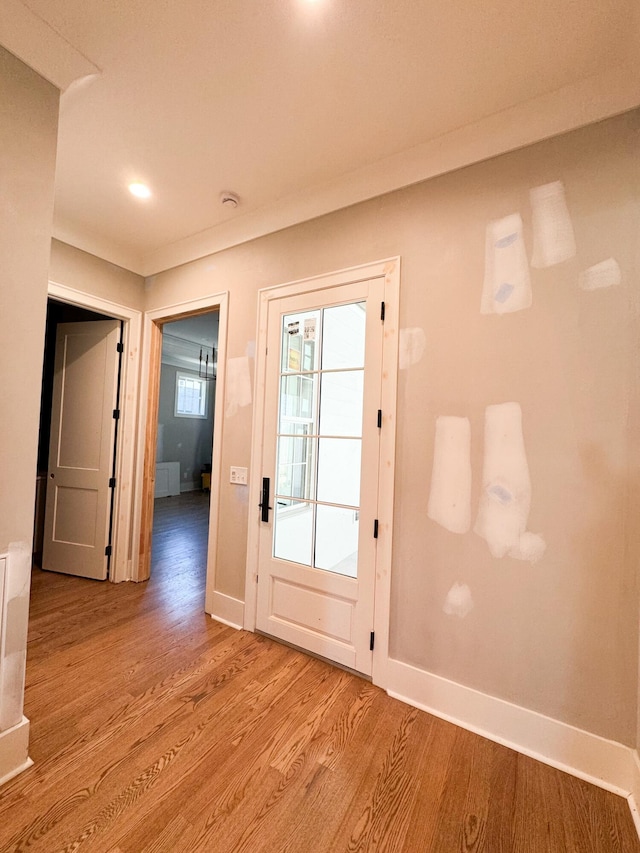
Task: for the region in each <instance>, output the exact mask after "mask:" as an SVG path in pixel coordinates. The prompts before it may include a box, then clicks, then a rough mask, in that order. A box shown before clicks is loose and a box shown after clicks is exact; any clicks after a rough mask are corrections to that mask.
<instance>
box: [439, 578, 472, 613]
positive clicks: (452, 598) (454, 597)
mask: <svg viewBox="0 0 640 853" xmlns="http://www.w3.org/2000/svg"><path fill="white" fill-rule="evenodd" d="M473 608H474V604H473V598H472V597H471V590H470V589H469V587H468V586H467V585H466V583H457V582H456V583H454V585H453V586H452V587H451V589H450V590H449V592H448V593H447V597H446V599H445V602H444V606H443V608H442V610H443V611H444V612H445V613H446V614H447V616H458V617H459V618H460V619H464V618H465V616H468V615H469V613H470V612H471V611H472V610H473Z"/></svg>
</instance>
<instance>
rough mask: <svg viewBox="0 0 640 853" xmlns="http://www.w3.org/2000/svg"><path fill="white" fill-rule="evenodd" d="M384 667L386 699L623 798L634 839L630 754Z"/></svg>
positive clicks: (635, 780)
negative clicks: (401, 702) (425, 713)
mask: <svg viewBox="0 0 640 853" xmlns="http://www.w3.org/2000/svg"><path fill="white" fill-rule="evenodd" d="M388 666H389V669H388V678H387V685H386V686H387V692H388V693H389V695H390V696H393V697H395V698H396V699H400V700H401V701H403V702H407V703H408V704H409V705H413V706H414V707H416V708H420V709H421V710H423V711H427V712H428V713H429V714H433V715H434V716H436V717H440V718H442V719H443V720H448V721H449V722H451V723H454V724H455V725H457V726H461V727H462V728H463V729H468V730H469V731H472V732H475V733H476V734H478V735H482V737H486V738H488V739H489V740H492V741H495V742H496V743H500V744H503V745H504V746H507V747H510V748H511V749H514V750H516V752H520V753H522V754H524V755H528V756H530V757H531V758H535V759H537V760H538V761H542V762H543V763H544V764H549V765H551V766H552V767H556V768H557V769H558V770H564V771H565V772H566V773H571V774H572V775H573V776H577V777H578V778H580V779H584V780H585V781H586V782H591V783H592V784H594V785H597V786H598V787H599V788H604V789H605V790H607V791H611V792H612V793H614V794H619V795H620V796H623V797H626V798H627V799H628V801H629V807H630V809H631V814H632V816H633V819H634V822H635V826H636V830H637V831H638V835H639V836H640V816H639V815H638V809H637V804H640V761H639V759H638V753H637V751H636V750H634V749H631V748H630V747H628V746H624V745H623V744H621V743H617V742H616V741H612V740H607V739H606V738H602V737H600V736H598V735H594V734H591V733H590V732H586V731H583V730H582V729H577V728H575V727H574V726H570V725H568V724H567V723H561V722H560V721H558V720H554V719H552V718H551V717H545V716H544V715H543V714H539V713H537V712H536V711H530V710H528V709H527V708H522V707H520V706H518V705H513V704H512V703H510V702H505V701H504V700H503V699H496V698H495V697H493V696H488V695H487V694H486V693H481V692H480V691H478V690H474V689H473V688H470V687H464V686H463V685H462V684H457V683H456V682H454V681H449V680H448V679H446V678H442V677H441V676H438V675H433V674H432V673H429V672H425V671H424V670H421V669H418V668H417V667H414V666H411V665H410V664H407V663H402V662H401V661H398V660H393V659H390V660H389V664H388Z"/></svg>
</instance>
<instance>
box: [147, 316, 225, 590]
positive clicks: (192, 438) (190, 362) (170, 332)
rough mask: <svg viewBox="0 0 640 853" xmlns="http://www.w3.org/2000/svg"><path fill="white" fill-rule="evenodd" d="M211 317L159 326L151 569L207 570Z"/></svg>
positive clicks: (214, 335) (214, 331)
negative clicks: (158, 380) (160, 341)
mask: <svg viewBox="0 0 640 853" xmlns="http://www.w3.org/2000/svg"><path fill="white" fill-rule="evenodd" d="M218 320H219V315H218V311H210V312H207V313H205V314H199V315H197V316H194V317H187V318H183V319H180V320H175V321H171V322H167V323H164V324H163V325H162V356H161V365H160V386H159V401H158V413H157V437H156V465H155V488H154V510H153V539H152V560H151V570H152V573H153V572H159V571H161V570H162V571H163V572H165V571H167V569H168V567H173V568H172V571H173V570H175V571H184V570H187V571H188V575H189V576H190V577H191V576H194V577H195V575H197V576H198V577H199V578H201V579H204V578H205V576H206V570H207V541H208V533H209V496H210V489H211V469H212V455H213V423H214V415H215V396H216V395H215V389H216V374H217V343H218Z"/></svg>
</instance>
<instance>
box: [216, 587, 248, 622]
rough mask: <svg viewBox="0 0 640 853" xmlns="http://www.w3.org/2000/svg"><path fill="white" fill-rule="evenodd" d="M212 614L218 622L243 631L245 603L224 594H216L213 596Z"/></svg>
mask: <svg viewBox="0 0 640 853" xmlns="http://www.w3.org/2000/svg"><path fill="white" fill-rule="evenodd" d="M210 613H211V616H212V618H213V619H215V620H216V621H218V622H222V623H223V624H224V625H228V626H229V627H230V628H237V629H238V630H241V629H242V627H243V623H244V601H241V600H240V599H239V598H233V597H232V596H231V595H225V594H224V593H223V592H214V593H213V595H212V596H211V610H210Z"/></svg>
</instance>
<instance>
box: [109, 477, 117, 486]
mask: <svg viewBox="0 0 640 853" xmlns="http://www.w3.org/2000/svg"><path fill="white" fill-rule="evenodd" d="M115 487H116V478H115V477H109V488H110V489H115Z"/></svg>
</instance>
